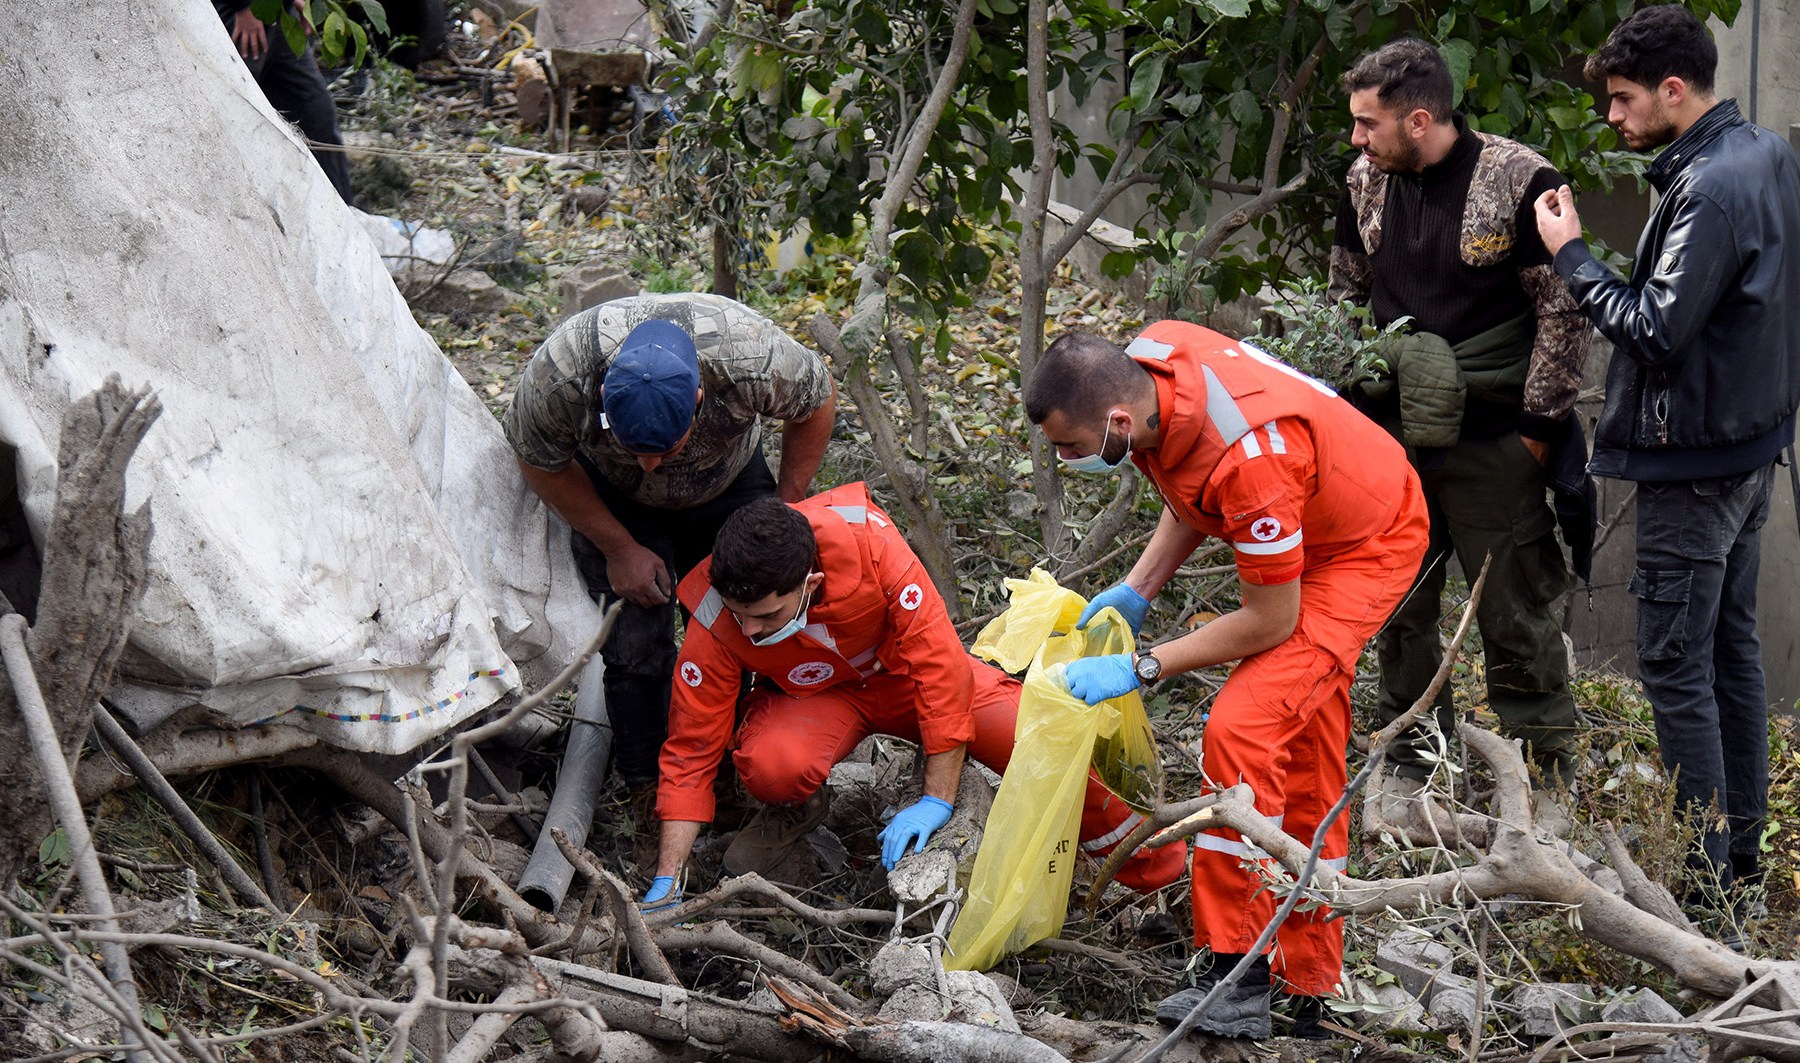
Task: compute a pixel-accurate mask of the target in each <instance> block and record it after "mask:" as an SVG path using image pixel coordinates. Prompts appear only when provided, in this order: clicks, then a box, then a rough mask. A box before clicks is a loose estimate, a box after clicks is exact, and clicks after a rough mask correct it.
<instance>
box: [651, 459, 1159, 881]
mask: <svg viewBox="0 0 1800 1063" xmlns="http://www.w3.org/2000/svg"><path fill="white" fill-rule="evenodd" d="M678 594H679V595H680V598H681V601H682V604H683V605H685V606H686V607H687V608H688V609H689V610H690V611H691V613H692V614H693V619H692V620H691V621H690V622H689V624H688V626H687V636H686V639H685V641H684V642H683V644H682V647H681V654H680V656H679V658H678V660H677V662H676V668H675V683H674V692H675V693H674V697H673V699H672V701H671V703H670V706H671V711H670V715H669V737H668V740H667V741H666V742H665V743H664V745H663V748H662V761H661V783H660V787H659V790H658V794H657V803H656V812H657V815H658V817H659V818H660V819H661V820H662V837H661V843H660V849H659V852H658V860H657V867H656V877H655V879H654V881H653V882H652V884H651V887H650V889H649V890H648V891H647V892H646V893H645V896H644V904H645V906H646V907H647V908H652V909H653V908H654V907H659V906H662V905H667V904H672V903H674V902H675V901H676V900H678V899H679V897H680V892H681V890H680V885H679V882H680V878H681V869H682V867H683V865H684V864H685V862H686V860H687V857H688V854H689V853H690V852H691V851H692V849H693V846H694V842H695V841H696V840H697V839H698V838H699V835H700V830H701V827H702V826H704V825H705V824H706V823H707V822H709V821H710V820H711V819H712V816H713V812H714V797H713V780H714V778H715V777H716V775H717V773H718V769H719V765H720V763H721V761H722V759H723V758H724V756H725V752H726V750H727V748H728V747H730V746H731V745H732V743H733V724H734V720H735V713H736V710H737V705H738V700H739V694H740V691H741V689H742V686H743V676H744V673H746V672H750V673H754V675H755V676H756V677H759V680H760V681H759V685H758V686H757V688H756V689H754V690H753V691H752V692H751V694H750V695H749V697H748V698H747V699H746V702H745V707H744V716H743V723H742V725H741V726H739V727H737V731H736V742H735V744H736V748H735V750H734V751H733V753H732V759H733V761H734V762H735V764H736V767H737V771H738V777H739V779H740V780H741V781H742V782H743V784H744V787H745V789H747V790H748V791H749V792H750V794H751V796H753V797H755V798H756V799H757V800H759V801H761V802H763V803H764V805H765V806H766V807H765V808H764V809H763V810H762V811H761V812H759V813H758V815H757V817H756V818H755V819H753V820H752V821H751V823H750V824H749V825H748V826H747V827H745V829H744V830H742V831H739V832H738V835H737V837H736V838H735V839H734V840H733V842H732V844H731V845H730V846H729V847H728V848H727V850H726V853H725V858H724V866H725V870H726V871H727V872H729V873H731V874H743V873H746V872H749V871H756V872H759V873H763V874H765V875H767V874H771V873H775V874H779V870H780V868H781V867H782V866H783V863H784V860H785V858H786V856H787V855H788V854H789V853H790V852H792V851H793V850H794V848H795V847H796V845H797V844H798V843H799V842H800V841H801V839H802V838H803V837H804V836H805V834H806V833H807V832H809V831H811V830H812V829H813V828H814V827H816V826H818V824H819V823H820V822H821V821H822V820H823V819H824V816H825V813H826V811H827V805H828V802H827V795H828V791H827V789H826V787H825V785H824V784H825V779H826V776H827V775H829V774H830V772H831V766H832V765H833V764H836V763H837V762H838V761H840V760H842V759H843V758H844V757H846V756H848V755H849V754H850V752H851V750H853V749H855V748H856V746H857V743H859V742H861V741H862V740H863V739H864V738H866V737H868V736H869V735H871V734H887V735H894V736H897V737H900V738H904V739H907V740H909V741H913V742H917V743H918V744H919V745H920V746H921V748H922V749H923V751H924V754H925V782H924V791H925V792H924V794H923V795H922V796H921V797H920V798H919V800H918V801H917V802H916V803H914V804H912V805H910V806H908V807H907V808H905V809H902V810H901V811H900V812H899V813H898V814H897V815H895V816H894V818H893V820H892V821H891V822H890V823H889V824H888V826H887V827H886V828H885V829H884V830H883V831H882V832H881V845H882V863H883V864H884V865H885V866H886V867H888V868H890V869H891V868H893V867H894V865H895V864H897V863H898V862H899V861H900V858H901V857H902V856H904V855H905V854H906V852H907V850H908V849H909V848H910V849H911V850H912V851H914V852H920V851H923V849H924V848H925V843H926V842H927V841H928V840H929V839H930V837H931V835H932V834H933V833H935V832H936V831H937V830H938V829H939V828H940V827H942V826H943V825H944V824H945V823H946V822H948V821H949V819H950V814H951V811H952V809H953V806H954V804H955V801H956V791H957V784H958V781H959V779H960V778H961V775H962V767H963V760H964V759H965V757H966V756H973V757H974V758H975V759H976V760H979V761H980V762H981V763H983V764H985V765H987V766H988V767H989V768H991V769H993V770H994V771H996V772H1004V771H1005V770H1006V764H1007V761H1008V759H1009V758H1010V757H1011V755H1012V746H1013V733H1014V730H1015V726H1016V723H1017V716H1018V705H1019V692H1020V684H1019V682H1018V681H1017V680H1015V679H1013V678H1012V677H1010V676H1008V675H1007V674H1006V673H1004V672H1002V671H1000V670H999V669H997V668H994V667H993V666H991V665H989V664H987V663H985V662H982V661H978V660H976V659H974V658H972V657H970V656H969V654H968V652H967V651H966V650H965V649H964V648H963V645H962V641H961V640H960V639H959V638H958V637H957V634H956V628H955V626H954V625H953V624H952V623H951V622H950V615H949V613H948V611H947V610H946V609H945V607H944V600H943V598H942V597H940V596H939V594H938V592H937V589H936V587H934V586H933V585H932V582H931V579H930V577H929V575H928V574H927V573H926V571H925V567H924V565H922V564H921V563H920V562H919V559H918V557H917V556H916V555H914V554H913V552H912V549H911V548H910V547H908V546H907V545H906V540H905V539H903V538H902V537H901V536H900V533H899V531H898V530H897V529H895V528H894V526H893V523H892V521H891V520H890V519H889V518H888V515H887V514H886V513H884V512H882V510H881V509H880V508H879V507H877V506H875V505H874V504H873V503H872V502H871V501H870V500H869V493H868V489H867V487H865V486H864V485H863V484H860V483H856V484H848V485H846V486H843V487H839V488H835V489H833V490H831V491H827V492H825V493H824V494H820V495H816V496H814V497H812V498H809V499H806V500H804V501H802V502H800V503H799V504H798V505H795V506H789V505H787V504H785V503H783V502H781V501H779V500H778V499H774V498H766V499H760V500H757V501H753V502H751V503H749V504H747V505H745V506H744V507H743V508H742V509H740V510H738V511H737V512H736V513H734V514H732V515H731V516H730V517H729V518H727V520H726V521H725V523H724V525H723V526H722V527H721V528H720V530H719V535H718V538H717V539H716V540H715V542H714V545H713V554H712V556H711V557H710V558H708V559H707V560H706V561H705V562H702V563H701V564H700V565H699V566H698V567H696V568H695V569H694V570H693V571H692V572H690V573H689V574H688V576H687V578H685V579H683V580H682V581H681V585H680V588H679V590H678ZM1138 819H1139V817H1138V815H1137V813H1135V812H1133V811H1132V810H1131V809H1130V807H1129V806H1127V805H1126V804H1125V803H1124V802H1123V801H1122V800H1120V799H1119V798H1118V797H1116V796H1114V795H1113V794H1112V793H1111V792H1110V791H1108V790H1107V789H1106V787H1105V786H1104V784H1102V783H1101V782H1100V781H1099V779H1098V777H1097V776H1096V775H1094V774H1092V773H1090V774H1089V781H1088V791H1087V795H1086V804H1085V807H1084V809H1083V815H1082V830H1081V837H1082V838H1083V839H1084V840H1086V842H1085V844H1084V848H1087V849H1088V851H1089V852H1093V853H1096V854H1102V853H1105V852H1107V851H1109V850H1110V849H1111V847H1112V846H1113V845H1114V844H1116V843H1117V841H1118V840H1119V838H1121V837H1123V836H1124V835H1125V833H1127V832H1128V831H1129V830H1130V829H1131V827H1132V826H1134V825H1135V824H1136V822H1137V821H1138ZM1186 856H1187V847H1186V845H1185V844H1182V843H1174V844H1171V845H1165V846H1162V847H1160V848H1157V849H1152V850H1146V851H1144V852H1141V853H1139V854H1137V855H1135V856H1134V857H1133V858H1132V859H1131V860H1130V861H1128V862H1127V863H1126V864H1125V866H1124V868H1123V869H1122V870H1121V872H1120V874H1119V876H1118V877H1119V880H1120V881H1121V882H1123V883H1125V884H1126V885H1128V886H1132V887H1134V888H1137V889H1139V890H1143V891H1146V892H1147V891H1149V890H1154V889H1158V888H1160V887H1162V886H1166V885H1168V884H1170V883H1171V882H1174V881H1176V880H1177V879H1179V878H1180V877H1181V872H1182V869H1183V867H1184V866H1185V864H1186V862H1187V860H1186Z"/></svg>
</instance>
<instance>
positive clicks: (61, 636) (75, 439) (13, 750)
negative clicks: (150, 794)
mask: <svg viewBox="0 0 1800 1063" xmlns="http://www.w3.org/2000/svg"><path fill="white" fill-rule="evenodd" d="M161 412H162V405H161V404H160V403H159V402H158V401H157V400H156V399H155V397H153V396H151V395H149V394H148V393H147V392H145V391H141V390H140V391H133V392H127V391H126V390H125V389H124V388H123V387H122V386H121V385H120V383H119V378H118V377H117V376H116V375H114V376H110V377H108V378H107V380H106V383H105V384H104V385H102V386H101V388H100V390H99V391H96V392H94V393H93V394H90V395H88V396H87V397H86V398H84V399H82V400H81V401H79V402H76V403H74V404H72V405H71V406H70V407H69V411H68V414H67V416H65V417H64V418H63V427H62V440H61V452H60V455H59V458H58V461H57V481H56V503H55V506H54V508H53V509H52V510H51V517H50V526H49V528H48V529H47V531H46V534H45V536H44V544H45V545H44V574H43V579H42V582H41V585H40V593H39V595H38V603H39V604H38V617H37V621H38V622H37V626H35V627H33V628H32V629H31V634H30V637H29V638H28V639H27V646H28V648H29V650H30V655H31V664H32V669H33V670H34V671H35V672H36V673H37V678H38V684H39V686H40V687H41V688H42V689H43V694H44V701H45V703H46V705H47V706H48V707H49V709H50V714H51V717H52V719H53V721H54V722H55V726H56V734H57V744H58V745H59V746H60V747H61V748H62V751H63V756H64V757H65V758H66V759H67V760H68V761H70V763H71V764H73V762H74V760H75V758H76V756H77V754H78V753H79V752H80V749H81V742H82V740H83V739H84V738H85V737H86V735H87V732H88V728H89V727H90V726H91V725H92V721H93V711H94V709H93V707H94V704H95V703H96V702H97V701H99V699H100V694H101V692H102V691H104V690H105V689H106V685H107V683H108V682H109V681H110V680H111V678H112V672H113V666H114V665H115V664H117V663H118V660H119V654H120V652H121V651H122V650H124V648H125V636H126V632H127V629H128V626H129V623H130V617H131V616H132V614H133V612H134V611H135V610H136V608H137V603H138V599H139V597H140V596H141V595H142V593H143V584H144V552H145V549H146V547H147V546H148V544H149V542H150V512H149V504H148V503H145V504H144V505H141V506H139V507H138V508H137V509H136V510H134V511H132V512H129V513H128V512H126V511H125V508H124V506H125V468H126V465H127V464H128V463H129V462H130V461H131V455H132V453H133V452H135V451H136V450H137V446H138V443H139V442H141V441H142V440H143V438H144V433H146V432H148V431H149V430H150V426H151V425H152V424H153V423H155V421H156V418H157V416H158V415H159V414H160V413H161ZM6 473H7V475H11V470H6ZM51 826H52V823H51V816H50V804H49V799H48V797H47V796H46V794H45V788H44V783H43V778H42V772H41V770H40V769H39V767H38V766H37V764H35V763H34V762H33V761H32V758H31V753H30V745H29V743H28V742H27V741H26V740H25V735H24V728H23V726H22V725H21V723H20V719H19V713H18V706H17V704H16V703H15V701H14V697H13V690H12V687H11V685H10V684H8V685H7V686H6V687H5V689H4V690H3V691H0V886H3V887H10V886H11V884H12V883H13V882H14V880H15V879H16V878H17V877H18V874H19V871H20V869H21V868H22V867H23V866H24V865H25V862H26V861H27V859H29V857H30V855H31V853H32V852H33V851H34V850H35V849H36V848H37V845H38V843H39V842H40V841H42V840H43V838H44V836H45V835H46V834H48V833H49V832H50V829H51Z"/></svg>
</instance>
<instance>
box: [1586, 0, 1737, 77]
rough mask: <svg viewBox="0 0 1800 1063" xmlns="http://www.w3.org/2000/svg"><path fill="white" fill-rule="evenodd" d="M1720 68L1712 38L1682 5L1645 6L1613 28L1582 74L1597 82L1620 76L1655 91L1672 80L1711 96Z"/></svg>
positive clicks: (1716, 46) (1717, 50) (1589, 59)
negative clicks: (1677, 79) (1678, 80)
mask: <svg viewBox="0 0 1800 1063" xmlns="http://www.w3.org/2000/svg"><path fill="white" fill-rule="evenodd" d="M1718 68H1719V46H1718V45H1716V44H1714V43H1713V39H1712V34H1710V33H1708V32H1706V27H1705V26H1703V25H1701V23H1700V20H1699V19H1697V18H1695V17H1694V16H1693V15H1692V14H1691V13H1690V12H1689V11H1688V9H1687V8H1685V7H1682V6H1681V5H1680V4H1657V5H1656V6H1654V7H1646V8H1644V9H1643V10H1641V11H1639V12H1637V13H1636V14H1634V15H1632V16H1631V17H1630V18H1628V19H1626V20H1625V21H1623V22H1621V23H1619V24H1618V25H1617V26H1614V27H1613V31H1612V32H1611V33H1609V34H1607V35H1606V43H1605V44H1602V45H1601V46H1600V50H1599V51H1597V52H1595V53H1594V54H1593V55H1590V56H1588V60H1587V65H1586V66H1585V67H1583V68H1582V72H1583V73H1585V74H1586V75H1587V76H1588V77H1590V78H1592V79H1593V80H1595V81H1604V80H1606V79H1607V78H1609V77H1620V78H1624V79H1625V80H1627V81H1635V82H1637V83H1638V84H1639V85H1642V86H1644V87H1645V88H1650V89H1653V88H1655V87H1656V86H1658V85H1660V84H1662V83H1663V81H1664V80H1665V79H1667V78H1680V79H1681V80H1682V81H1685V82H1687V86H1688V88H1691V89H1693V90H1695V91H1696V92H1700V93H1705V94H1711V92H1712V90H1713V73H1714V72H1715V71H1717V70H1718Z"/></svg>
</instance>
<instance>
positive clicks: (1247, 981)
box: [1156, 952, 1270, 1040]
mask: <svg viewBox="0 0 1800 1063" xmlns="http://www.w3.org/2000/svg"><path fill="white" fill-rule="evenodd" d="M1241 959H1243V956H1242V955H1241V954H1240V955H1233V954H1231V953H1228V952H1218V953H1214V954H1213V964H1212V969H1211V970H1210V971H1208V972H1207V973H1206V974H1204V975H1202V976H1201V977H1200V982H1199V984H1198V985H1196V986H1194V987H1192V988H1190V989H1183V990H1181V991H1180V992H1179V993H1176V994H1175V995H1174V996H1172V997H1169V998H1168V999H1166V1000H1164V1001H1162V1002H1161V1003H1159V1004H1157V1005H1156V1019H1157V1021H1158V1022H1163V1023H1167V1024H1168V1025H1170V1026H1179V1025H1181V1023H1182V1022H1183V1021H1184V1020H1186V1019H1187V1017H1188V1014H1189V1013H1190V1012H1192V1011H1193V1010H1194V1005H1196V1004H1198V1003H1200V1001H1202V1000H1204V999H1205V998H1206V995H1207V994H1208V993H1210V992H1212V988H1213V986H1215V985H1217V984H1218V983H1219V981H1220V980H1221V979H1223V978H1224V977H1225V975H1226V974H1228V973H1229V972H1230V971H1231V969H1232V968H1233V967H1236V966H1237V963H1238V961H1239V960H1241ZM1269 993H1270V987H1269V959H1268V957H1267V956H1258V957H1257V958H1256V962H1255V963H1253V964H1251V965H1250V969H1249V970H1247V971H1245V972H1244V977H1243V978H1241V979H1239V980H1238V983H1237V984H1236V985H1234V986H1232V987H1231V989H1230V990H1228V991H1227V992H1225V993H1224V994H1223V995H1222V996H1220V997H1219V999H1217V1000H1215V1001H1213V1003H1212V1007H1210V1008H1208V1009H1207V1010H1206V1014H1204V1015H1202V1016H1200V1018H1199V1019H1198V1020H1197V1021H1196V1022H1195V1023H1194V1025H1193V1027H1192V1029H1194V1030H1197V1031H1199V1032H1201V1033H1205V1034H1211V1035H1212V1036H1214V1037H1248V1038H1251V1039H1253V1040H1261V1039H1263V1038H1265V1037H1268V1036H1269V1033H1270V1024H1269Z"/></svg>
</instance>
